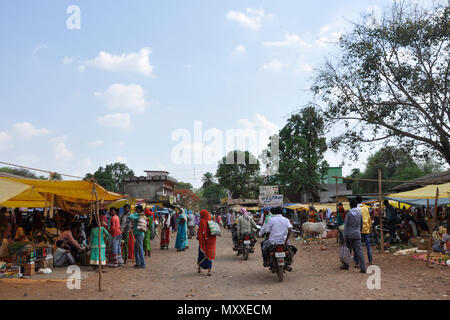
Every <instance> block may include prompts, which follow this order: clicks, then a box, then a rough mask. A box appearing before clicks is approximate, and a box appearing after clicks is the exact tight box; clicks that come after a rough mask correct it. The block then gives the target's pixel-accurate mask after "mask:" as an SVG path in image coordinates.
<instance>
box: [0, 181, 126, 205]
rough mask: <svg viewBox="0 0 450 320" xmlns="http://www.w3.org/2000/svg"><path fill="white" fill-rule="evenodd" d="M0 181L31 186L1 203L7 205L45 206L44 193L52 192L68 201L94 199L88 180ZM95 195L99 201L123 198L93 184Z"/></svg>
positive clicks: (90, 183) (91, 186)
mask: <svg viewBox="0 0 450 320" xmlns="http://www.w3.org/2000/svg"><path fill="white" fill-rule="evenodd" d="M0 181H12V182H17V183H21V184H24V185H27V186H29V187H32V188H31V191H30V190H27V191H25V192H22V193H21V194H19V195H17V196H16V197H14V198H12V199H10V200H9V201H6V202H5V203H1V205H2V206H7V207H29V208H33V207H35V208H39V207H44V206H45V198H44V197H43V196H42V195H44V194H54V195H56V196H59V197H61V198H62V199H67V200H70V201H79V202H89V201H95V200H96V198H95V194H94V193H93V183H92V182H90V181H84V180H81V181H49V180H34V179H17V178H3V177H2V178H0ZM95 190H96V191H97V197H98V200H100V201H115V200H118V199H123V197H124V196H123V195H120V194H117V193H114V192H109V191H107V190H105V189H104V188H102V187H101V186H100V185H98V184H95Z"/></svg>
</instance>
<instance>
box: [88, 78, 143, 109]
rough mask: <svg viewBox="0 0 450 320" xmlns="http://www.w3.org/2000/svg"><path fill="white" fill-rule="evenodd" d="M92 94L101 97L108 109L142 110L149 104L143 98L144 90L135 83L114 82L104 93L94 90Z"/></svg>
mask: <svg viewBox="0 0 450 320" xmlns="http://www.w3.org/2000/svg"><path fill="white" fill-rule="evenodd" d="M94 95H95V96H98V97H101V98H102V99H103V100H104V101H105V103H106V105H107V106H108V107H109V108H110V109H127V110H131V111H135V112H144V111H145V108H146V106H147V105H148V104H149V103H148V102H147V101H146V100H145V98H144V90H143V89H142V87H141V86H140V85H137V84H129V85H126V84H121V83H115V84H112V85H110V86H109V88H108V89H107V90H106V91H105V92H104V93H99V92H95V93H94Z"/></svg>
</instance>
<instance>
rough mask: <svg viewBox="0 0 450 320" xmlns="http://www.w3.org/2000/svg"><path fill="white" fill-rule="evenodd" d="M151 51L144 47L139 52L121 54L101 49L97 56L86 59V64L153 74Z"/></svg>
mask: <svg viewBox="0 0 450 320" xmlns="http://www.w3.org/2000/svg"><path fill="white" fill-rule="evenodd" d="M151 52H152V50H151V49H150V48H149V47H146V48H143V49H141V51H139V52H130V53H123V54H121V55H115V54H111V53H108V52H105V51H100V53H99V54H98V55H97V57H96V58H94V59H92V60H88V61H86V62H85V64H86V65H88V66H92V67H95V68H98V69H103V70H108V71H117V72H130V73H138V74H143V75H145V76H151V75H152V72H153V66H152V65H151V64H150V53H151Z"/></svg>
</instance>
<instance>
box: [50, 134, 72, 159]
mask: <svg viewBox="0 0 450 320" xmlns="http://www.w3.org/2000/svg"><path fill="white" fill-rule="evenodd" d="M66 140H67V137H66V136H62V137H56V138H52V139H51V142H52V144H53V155H54V158H55V160H56V161H62V162H64V161H68V160H71V159H72V158H73V154H72V152H71V151H70V150H69V149H68V148H67V145H66Z"/></svg>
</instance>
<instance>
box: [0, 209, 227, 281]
mask: <svg viewBox="0 0 450 320" xmlns="http://www.w3.org/2000/svg"><path fill="white" fill-rule="evenodd" d="M211 220H214V221H216V220H217V219H216V217H215V216H214V217H212V216H211V214H210V213H209V212H208V211H206V210H202V211H200V212H198V213H194V212H192V211H191V210H186V209H181V208H175V210H174V211H173V210H171V211H164V212H155V210H154V209H152V208H143V206H142V205H136V206H135V210H134V212H133V213H132V212H131V206H130V205H128V204H126V205H125V206H123V207H122V208H116V207H110V208H109V209H108V210H106V209H105V210H100V214H99V217H98V219H96V217H95V215H88V216H86V217H83V218H82V217H80V216H78V215H76V216H73V215H70V214H69V215H67V214H66V213H65V212H63V211H60V210H59V211H57V212H56V213H55V215H54V216H53V217H51V218H50V217H48V216H47V217H44V215H43V214H42V212H40V211H38V210H35V211H33V212H29V213H25V212H22V211H21V210H20V209H18V208H17V209H15V210H14V212H10V211H8V210H7V208H1V209H0V236H1V238H2V239H7V241H8V242H9V243H12V242H14V241H16V242H33V241H34V242H40V241H45V242H48V243H52V244H53V245H54V248H53V264H54V266H55V267H63V266H67V265H73V264H82V265H92V266H93V267H94V268H95V269H98V268H101V269H102V270H105V267H112V268H114V267H119V266H123V265H126V264H127V263H128V261H129V260H131V259H134V260H135V265H134V267H135V268H141V269H144V268H146V257H150V256H151V251H152V245H151V242H152V240H153V239H155V237H156V236H157V235H159V237H160V241H159V242H160V249H161V250H163V249H168V248H169V245H170V234H171V232H176V239H175V243H174V247H175V249H176V251H177V252H180V251H185V250H186V249H189V239H192V238H193V237H194V236H196V239H197V240H198V242H199V252H198V261H197V262H198V268H199V269H198V270H199V272H201V269H207V270H208V274H209V275H210V274H211V269H212V263H213V261H214V259H215V236H213V235H211V233H210V229H209V227H208V221H211ZM219 220H220V218H219Z"/></svg>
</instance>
